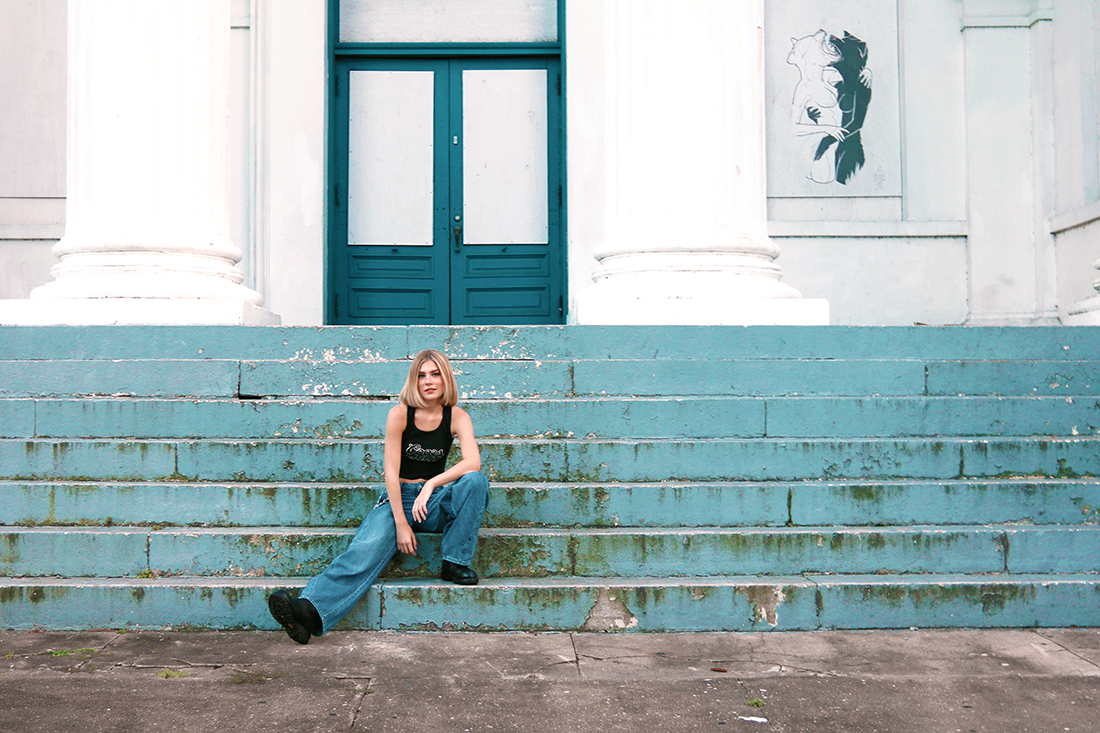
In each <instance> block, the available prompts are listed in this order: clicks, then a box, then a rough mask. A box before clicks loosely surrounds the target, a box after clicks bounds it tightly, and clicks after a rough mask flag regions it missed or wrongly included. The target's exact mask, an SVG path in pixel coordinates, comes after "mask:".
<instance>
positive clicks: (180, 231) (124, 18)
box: [0, 0, 278, 324]
mask: <svg viewBox="0 0 1100 733" xmlns="http://www.w3.org/2000/svg"><path fill="white" fill-rule="evenodd" d="M228 33H229V2H228V0H156V2H149V1H148V0H70V2H69V60H68V63H69V79H68V84H69V153H68V171H67V189H68V190H67V206H66V228H65V236H64V237H63V238H62V239H61V241H60V242H58V244H57V245H56V246H55V248H54V253H55V254H56V255H57V256H58V257H59V258H60V262H59V263H58V264H57V265H55V266H54V268H53V270H52V274H53V276H54V280H53V282H50V283H48V284H46V285H43V286H41V287H39V288H37V289H35V290H34V291H33V292H32V293H31V299H32V300H31V301H30V303H27V304H25V305H24V306H23V307H21V308H18V309H14V310H17V311H18V312H19V313H20V314H22V317H21V318H20V319H19V320H21V321H22V322H39V323H42V322H67V323H252V324H260V323H277V322H278V316H275V315H274V314H272V313H269V312H268V311H265V310H263V309H262V308H260V307H259V306H260V305H261V304H262V298H261V296H260V295H259V293H256V292H255V291H253V290H251V289H249V288H246V287H244V286H243V285H241V284H240V283H241V281H242V280H243V275H242V273H241V271H240V270H239V269H238V268H237V267H236V264H237V262H239V261H240V259H241V251H240V250H239V249H238V248H237V247H236V246H235V245H234V244H233V243H232V242H231V241H230V239H229V222H228V197H227V190H228V180H227V179H228V170H229V169H228V165H227V154H228V121H227V113H228V90H229V84H228V82H229V79H228V50H229V44H228V41H229V36H228ZM14 303H15V302H14V301H8V302H7V303H6V304H5V306H6V307H5V308H3V309H0V318H3V320H5V321H6V322H12V319H11V318H10V314H11V313H12V312H13V308H12V307H11V306H12V305H13V304H14ZM5 316H6V317H5Z"/></svg>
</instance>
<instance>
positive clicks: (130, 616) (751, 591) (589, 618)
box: [0, 575, 1100, 631]
mask: <svg viewBox="0 0 1100 733" xmlns="http://www.w3.org/2000/svg"><path fill="white" fill-rule="evenodd" d="M304 582H305V581H304V579H301V578H299V579H291V580H287V579H282V578H280V579H271V578H157V579H150V580H141V579H127V578H96V579H87V580H80V579H76V580H70V579H64V578H56V579H55V578H25V579H23V578H12V579H7V580H6V581H5V583H4V584H3V586H2V587H0V626H2V627H4V628H14V629H33V628H36V627H40V628H50V629H87V628H165V627H169V628H171V627H173V626H186V627H194V626H198V627H207V628H222V629H234V628H261V629H271V628H275V625H274V622H273V621H272V620H271V618H270V616H269V615H268V614H267V604H266V597H267V595H268V594H269V593H270V592H271V591H272V590H274V589H276V588H282V587H288V586H290V587H301V586H302V585H304ZM1098 598H1100V578H1098V577H1097V576H1096V575H1015V576H1009V575H976V576H975V575H906V576H888V575H887V576H882V575H873V576H843V575H809V576H798V577H779V576H777V577H769V578H759V577H742V578H695V577H678V578H668V579H660V578H618V579H585V578H560V579H549V580H548V579H522V578H521V579H514V580H507V581H487V582H485V583H483V584H481V585H478V586H473V587H465V588H463V587H460V586H454V585H451V584H449V583H446V584H444V583H440V582H438V581H416V580H394V581H385V582H382V583H380V584H378V585H376V586H374V587H372V588H371V589H370V591H368V593H367V594H366V595H365V596H364V597H363V599H362V601H360V603H359V604H358V606H356V608H355V609H353V610H352V612H351V613H350V614H349V615H348V616H347V617H346V618H345V619H344V621H343V622H342V623H341V624H340V625H339V626H338V627H337V628H343V629H349V628H357V629H395V630H416V631H433V630H434V631H439V630H478V631H508V630H550V631H578V630H579V631H795V630H816V629H867V628H883V629H898V628H905V629H907V628H911V627H915V626H919V627H964V628H998V627H1035V626H1047V625H1051V622H1052V621H1055V620H1056V621H1058V623H1059V625H1061V626H1094V625H1095V624H1096V605H1097V599H1098Z"/></svg>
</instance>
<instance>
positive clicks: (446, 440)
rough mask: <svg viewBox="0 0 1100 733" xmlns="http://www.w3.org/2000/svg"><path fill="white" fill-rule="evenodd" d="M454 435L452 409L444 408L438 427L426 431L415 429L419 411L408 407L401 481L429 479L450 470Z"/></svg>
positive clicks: (402, 444) (403, 438)
mask: <svg viewBox="0 0 1100 733" xmlns="http://www.w3.org/2000/svg"><path fill="white" fill-rule="evenodd" d="M453 442H454V435H453V434H452V433H451V408H450V407H444V408H443V419H442V420H440V421H439V427H437V428H436V429H435V430H431V431H427V432H425V431H423V430H421V429H420V428H418V427H416V408H415V407H412V406H411V405H410V406H408V413H407V415H406V417H405V432H403V433H401V469H400V471H399V473H398V475H399V476H400V477H401V478H410V479H412V478H417V479H421V478H422V479H425V480H427V479H430V478H432V477H434V476H438V475H439V474H441V473H443V471H444V469H446V468H447V454H448V453H450V452H451V444H452V443H453Z"/></svg>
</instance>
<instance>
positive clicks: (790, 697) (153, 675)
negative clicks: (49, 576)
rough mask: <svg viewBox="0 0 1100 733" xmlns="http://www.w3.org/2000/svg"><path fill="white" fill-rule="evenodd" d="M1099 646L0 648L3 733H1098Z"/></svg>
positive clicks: (404, 640) (394, 637)
mask: <svg viewBox="0 0 1100 733" xmlns="http://www.w3.org/2000/svg"><path fill="white" fill-rule="evenodd" d="M1098 721H1100V629H1037V630H994V631H968V630H947V631H931V630H911V631H900V632H885V631H875V632H850V631H848V632H831V631H830V632H788V633H694V634H564V633H562V634H555V633H546V634H533V633H500V634H477V633H464V634H458V633H450V634H448V633H422V634H421V633H396V632H335V633H332V634H330V635H329V636H326V637H324V638H323V639H314V640H313V641H312V642H311V643H310V644H309V645H308V646H299V645H298V644H295V643H293V642H292V641H290V640H289V639H288V638H287V637H286V636H285V634H283V633H282V632H269V631H262V632H249V631H232V632H221V631H209V632H188V631H135V632H127V633H118V632H114V631H100V632H56V631H47V632H27V631H0V730H2V731H20V732H28V733H29V732H31V731H51V732H52V731H66V730H79V731H83V732H84V733H92V732H95V731H112V732H117V731H158V730H165V731H169V730H170V731H181V732H189V731H204V732H205V731H211V730H219V731H221V730H225V731H294V732H295V733H306V732H309V731H371V732H372V733H384V732H387V731H428V730H431V731H458V732H460V733H463V732H465V731H493V733H505V732H508V731H542V730H548V731H601V732H604V731H647V733H658V732H664V731H672V732H678V731H716V732H717V733H736V732H737V731H748V732H751V733H772V732H778V731H783V732H787V733H801V732H803V731H805V732H806V733H809V732H810V731H812V732H813V733H829V732H830V731H836V732H838V733H839V732H841V731H843V732H845V733H864V732H870V731H884V732H889V733H903V732H908V731H913V732H914V733H916V732H917V731H919V732H920V733H927V732H928V731H937V732H940V731H943V732H947V733H954V732H956V731H957V732H959V733H1008V732H1012V733H1015V732H1023V731H1033V732H1035V733H1050V732H1052V731H1053V732H1055V733H1060V732H1063V731H1078V732H1083V731H1096V730H1100V722H1098Z"/></svg>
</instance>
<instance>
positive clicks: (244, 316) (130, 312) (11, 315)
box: [0, 298, 281, 326]
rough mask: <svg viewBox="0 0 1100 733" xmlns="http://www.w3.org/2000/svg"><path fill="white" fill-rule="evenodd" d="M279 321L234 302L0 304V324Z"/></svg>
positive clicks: (78, 300) (111, 300) (93, 300)
mask: <svg viewBox="0 0 1100 733" xmlns="http://www.w3.org/2000/svg"><path fill="white" fill-rule="evenodd" d="M280 323H281V319H280V317H279V316H278V315H277V314H275V313H272V312H271V311H269V310H265V309H263V308H260V307H258V306H255V305H252V304H251V303H246V302H244V301H239V300H200V299H191V300H180V299H170V298H163V299H162V298H88V299H83V298H74V299H64V300H0V325H11V326H47V325H62V324H73V325H88V326H114V325H200V324H202V325H209V324H215V325H238V326H277V325H279V324H280Z"/></svg>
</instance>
